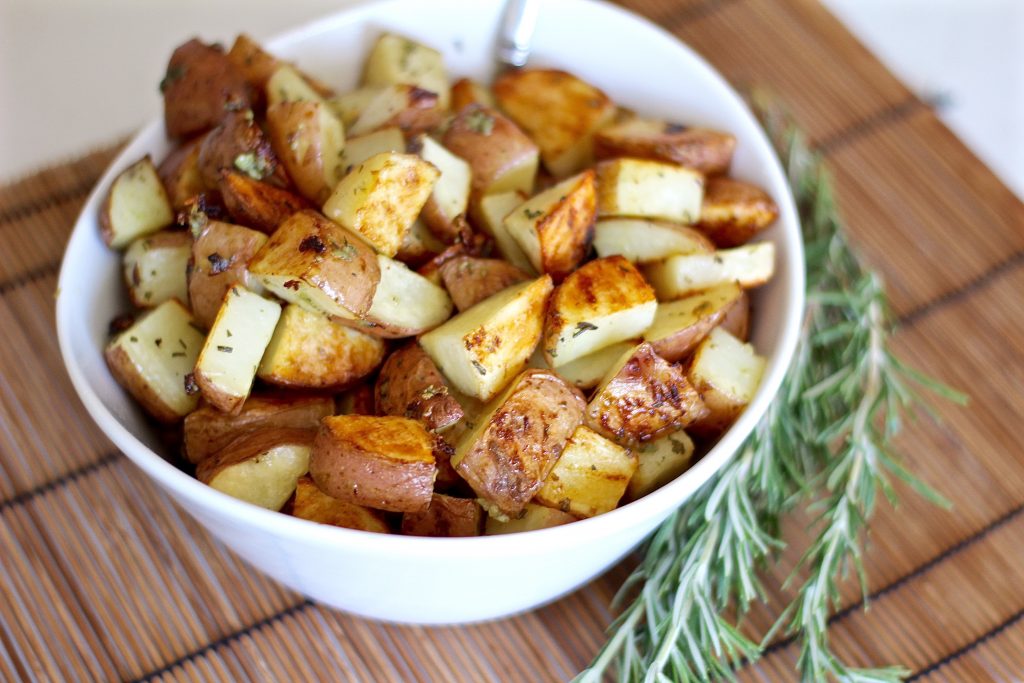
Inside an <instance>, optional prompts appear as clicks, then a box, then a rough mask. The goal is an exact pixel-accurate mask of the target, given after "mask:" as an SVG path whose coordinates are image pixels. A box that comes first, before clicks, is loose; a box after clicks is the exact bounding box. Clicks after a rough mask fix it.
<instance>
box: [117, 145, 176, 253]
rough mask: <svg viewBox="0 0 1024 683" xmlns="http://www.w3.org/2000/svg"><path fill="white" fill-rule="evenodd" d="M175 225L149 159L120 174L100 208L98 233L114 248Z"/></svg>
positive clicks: (154, 168) (158, 178)
mask: <svg viewBox="0 0 1024 683" xmlns="http://www.w3.org/2000/svg"><path fill="white" fill-rule="evenodd" d="M173 222H174V210H173V209H172V208H171V201H170V199H168V197H167V191H166V190H165V189H164V186H163V183H161V182H160V177H159V176H158V175H157V172H156V167H155V166H153V160H152V159H150V158H149V156H148V155H147V156H145V157H143V158H142V159H139V160H138V161H136V162H135V163H134V164H132V165H131V166H129V167H128V168H126V169H125V170H123V171H122V172H121V174H120V175H118V176H117V178H115V179H114V182H113V183H112V184H111V185H110V193H109V194H108V195H107V199H106V201H105V202H104V203H103V208H102V209H100V234H101V235H103V241H104V242H106V243H107V245H108V246H110V247H113V248H114V249H122V248H123V247H125V246H127V245H128V244H130V243H131V242H132V241H133V240H135V239H137V238H139V237H144V236H146V235H150V234H152V233H154V232H156V231H157V230H159V229H160V228H164V227H167V226H168V225H170V224H171V223H173Z"/></svg>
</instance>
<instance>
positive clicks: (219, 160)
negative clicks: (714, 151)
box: [197, 109, 288, 188]
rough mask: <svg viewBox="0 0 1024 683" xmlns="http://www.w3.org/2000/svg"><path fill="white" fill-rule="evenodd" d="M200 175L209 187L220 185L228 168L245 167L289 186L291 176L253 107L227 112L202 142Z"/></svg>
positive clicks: (247, 171) (257, 177)
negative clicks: (260, 124) (275, 152)
mask: <svg viewBox="0 0 1024 683" xmlns="http://www.w3.org/2000/svg"><path fill="white" fill-rule="evenodd" d="M197 164H198V165H199V175H200V176H201V177H202V179H203V184H204V185H206V187H210V188H213V187H217V183H219V182H220V173H221V171H224V170H228V171H231V170H236V171H241V172H242V173H244V174H246V175H247V176H249V177H250V178H252V179H254V180H262V181H264V182H267V183H270V184H271V185H277V186H278V187H285V186H287V185H288V176H287V175H286V174H285V169H284V167H283V166H282V165H281V164H280V163H278V159H277V155H276V154H274V149H273V148H272V147H271V144H270V141H269V140H268V139H267V136H266V135H264V134H263V129H261V128H260V127H259V126H258V125H256V123H255V121H253V117H252V111H251V110H249V109H246V110H245V111H233V112H227V113H226V114H225V116H224V118H223V119H221V121H220V123H219V124H218V125H217V127H216V128H214V129H213V130H211V131H210V132H209V133H207V135H206V137H204V138H203V142H202V144H201V145H200V146H199V158H198V160H197Z"/></svg>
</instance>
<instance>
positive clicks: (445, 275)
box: [440, 256, 531, 312]
mask: <svg viewBox="0 0 1024 683" xmlns="http://www.w3.org/2000/svg"><path fill="white" fill-rule="evenodd" d="M440 271H441V280H442V281H443V282H444V286H445V289H447V290H448V293H449V295H450V296H451V297H452V301H454V302H455V308H457V309H459V311H460V312H461V311H465V310H467V309H469V308H472V307H473V306H475V305H476V304H478V303H480V302H481V301H483V300H484V299H486V298H488V297H490V296H493V295H495V294H497V293H498V292H500V291H501V290H503V289H507V288H508V287H511V286H512V285H515V284H518V283H520V282H524V281H526V280H530V279H531V278H530V276H529V275H527V274H526V273H524V272H523V271H521V270H519V269H518V268H516V267H515V266H513V265H512V264H511V263H508V262H507V261H502V260H501V259H490V258H473V257H472V256H456V257H455V258H453V259H450V260H448V261H445V262H444V263H443V264H441V267H440Z"/></svg>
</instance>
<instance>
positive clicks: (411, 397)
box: [375, 342, 463, 432]
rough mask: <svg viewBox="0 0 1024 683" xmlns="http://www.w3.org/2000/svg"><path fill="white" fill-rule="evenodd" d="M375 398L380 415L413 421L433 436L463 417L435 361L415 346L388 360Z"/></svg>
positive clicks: (408, 346)
mask: <svg viewBox="0 0 1024 683" xmlns="http://www.w3.org/2000/svg"><path fill="white" fill-rule="evenodd" d="M375 398H376V400H375V403H376V407H377V413H378V414H380V415H397V416H400V417H411V418H413V419H415V420H419V421H420V422H422V423H423V424H424V425H426V427H427V429H429V430H430V431H432V432H440V431H444V430H445V429H447V428H449V427H451V426H452V425H454V424H455V423H456V422H458V421H459V420H461V419H462V416H463V412H462V406H461V405H459V402H458V401H457V400H455V398H454V397H453V396H452V395H451V393H450V392H449V391H448V385H447V384H446V383H445V379H444V377H443V376H442V375H441V372H440V371H439V370H438V369H437V366H436V365H434V361H432V360H431V359H430V356H428V355H427V354H426V352H425V351H424V350H423V349H422V348H420V346H419V344H417V343H415V342H412V343H410V344H407V345H406V346H403V347H402V348H400V349H398V350H397V351H395V352H394V353H392V354H391V355H390V356H388V359H387V361H386V362H385V363H384V366H383V367H382V368H381V369H380V375H379V376H378V378H377V385H376V391H375Z"/></svg>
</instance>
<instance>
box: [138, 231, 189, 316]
mask: <svg viewBox="0 0 1024 683" xmlns="http://www.w3.org/2000/svg"><path fill="white" fill-rule="evenodd" d="M191 257H192V236H191V235H189V234H188V233H187V232H182V231H180V230H177V231H175V230H168V231H165V232H157V233H154V234H152V235H149V236H147V237H140V238H138V239H137V240H135V241H134V242H132V243H131V245H130V246H129V247H128V249H127V250H125V252H124V280H125V284H127V285H128V298H129V299H131V302H132V304H134V305H135V306H137V307H139V308H152V307H153V306H157V305H159V304H162V303H163V302H165V301H167V300H168V299H177V300H178V301H181V302H183V303H184V302H186V301H188V279H187V277H186V273H185V271H186V270H187V269H188V261H189V259H190V258H191Z"/></svg>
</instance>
